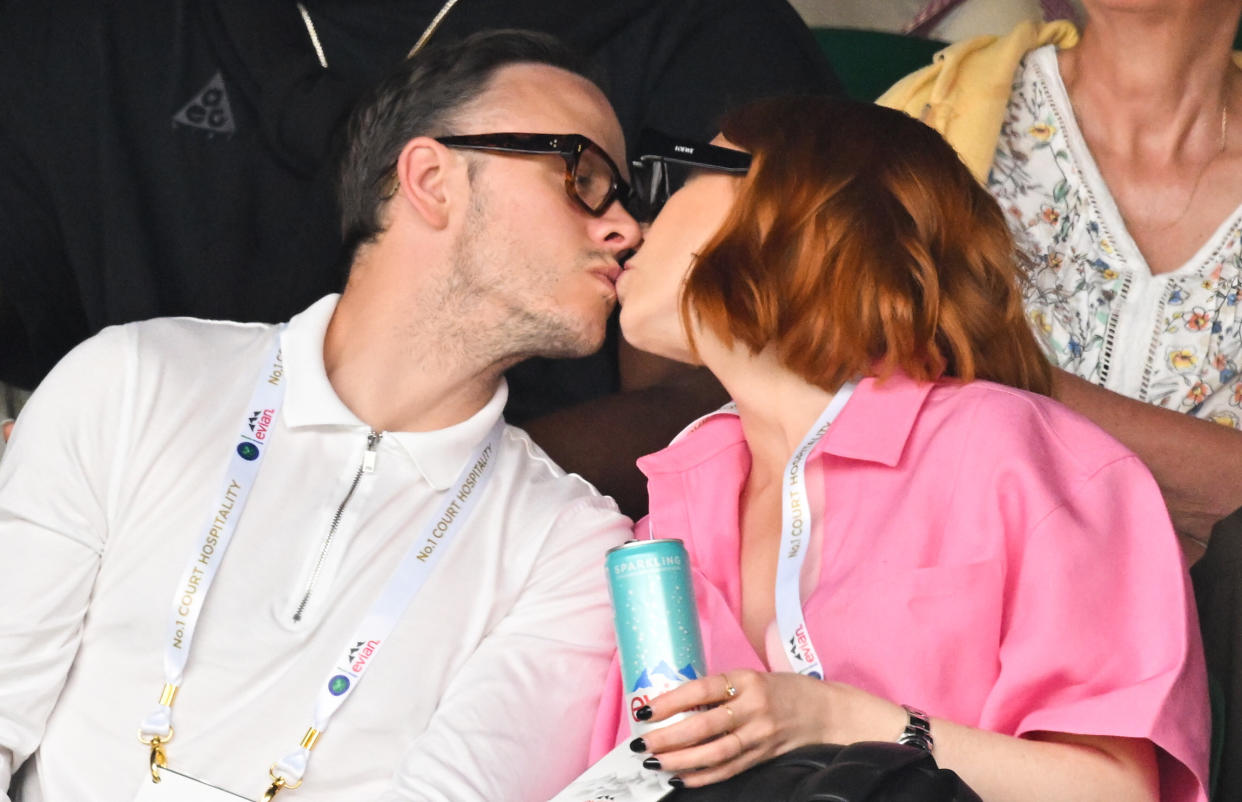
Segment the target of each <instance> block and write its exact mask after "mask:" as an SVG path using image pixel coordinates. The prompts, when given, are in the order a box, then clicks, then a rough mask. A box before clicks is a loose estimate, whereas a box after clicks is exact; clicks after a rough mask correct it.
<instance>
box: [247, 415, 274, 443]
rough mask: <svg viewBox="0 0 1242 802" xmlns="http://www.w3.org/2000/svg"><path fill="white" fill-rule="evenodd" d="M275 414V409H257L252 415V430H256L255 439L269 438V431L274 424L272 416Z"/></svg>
mask: <svg viewBox="0 0 1242 802" xmlns="http://www.w3.org/2000/svg"><path fill="white" fill-rule="evenodd" d="M275 414H276V410H274V409H256V410H255V411H254V414H253V415H251V416H250V431H252V432H254V439H255V440H266V439H267V431H268V429H270V428H271V426H272V416H273V415H275Z"/></svg>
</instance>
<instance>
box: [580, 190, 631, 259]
mask: <svg viewBox="0 0 1242 802" xmlns="http://www.w3.org/2000/svg"><path fill="white" fill-rule="evenodd" d="M591 222H592V228H593V229H594V230H593V232H592V233H593V236H594V237H596V238H597V239H598V241H599V242H600V243H601V244H603V245H604V246H605V247H607V248H608V250H609V251H610V252H612V253H614V254H619V253H621V252H622V251H628V250H632V249H634V248H636V247H637V246H638V243H640V242H642V239H643V232H642V227H641V226H639V224H638V221H636V220H635V219H634V218H633V216H632V215H631V214H630V213H629V212H628V211H627V210H626V208H625V205H624V204H622V203H621V202H620V201H615V200H614V201H613V202H612V203H611V204H610V205H609V207H608V210H607V211H606V212H604V213H603V214H602V215H601V216H599V217H597V218H595V219H594V220H592V221H591Z"/></svg>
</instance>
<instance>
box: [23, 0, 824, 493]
mask: <svg viewBox="0 0 1242 802" xmlns="http://www.w3.org/2000/svg"><path fill="white" fill-rule="evenodd" d="M443 6H444V2H443V0H306V1H305V3H304V4H302V5H301V6H300V7H299V5H298V4H296V3H292V2H285V1H284V0H280V1H277V0H159V2H156V1H155V0H130V2H126V3H119V2H110V1H108V2H98V0H8V2H7V3H4V4H3V5H2V6H0V41H2V42H4V45H3V46H2V47H0V381H4V382H8V383H10V384H15V385H17V386H19V387H25V388H31V387H33V386H34V385H35V384H36V383H37V382H38V381H39V380H40V379H41V378H42V376H43V375H44V374H45V373H46V372H47V371H48V370H49V369H50V368H51V366H52V365H54V364H55V363H56V361H57V360H58V359H59V358H60V357H61V356H62V355H64V354H65V353H66V352H67V351H68V350H69V349H70V348H72V347H73V346H74V345H76V344H77V343H78V342H80V341H81V340H83V339H85V338H86V337H88V336H90V335H91V334H93V333H95V332H97V331H98V330H100V329H101V328H103V327H105V326H108V325H112V324H116V323H124V322H128V321H133V320H141V319H146V318H150V317H156V316H167V315H191V316H196V317H206V318H223V319H234V320H258V321H275V320H282V319H285V318H287V317H289V316H290V315H291V314H293V313H294V312H296V311H297V310H299V309H302V308H303V307H305V306H307V305H308V304H309V303H310V302H311V301H313V300H314V299H316V298H318V297H320V296H322V295H324V294H326V293H329V292H334V291H338V290H339V289H340V288H341V287H342V285H343V278H344V275H343V265H344V264H346V261H347V260H346V258H345V255H344V254H342V252H341V250H342V249H341V246H340V236H339V233H338V223H337V220H338V214H337V210H336V205H335V202H334V200H333V197H334V191H333V189H334V188H333V184H334V177H335V164H334V161H333V159H332V153H333V145H334V141H335V138H336V135H337V132H338V130H339V129H340V126H341V123H342V122H343V119H344V116H345V114H346V113H347V112H348V110H349V109H350V108H351V107H352V105H353V103H354V101H355V100H356V99H357V97H358V96H359V95H360V94H361V93H362V92H363V91H364V89H365V88H366V87H368V86H370V85H372V84H374V83H375V82H376V81H378V79H379V78H380V77H381V76H382V75H383V74H384V73H385V72H387V70H388V69H390V68H391V67H392V66H393V65H395V64H397V63H399V62H400V61H401V59H403V58H404V57H405V55H406V53H407V52H408V51H409V50H410V47H411V46H412V44H413V43H414V42H415V41H416V40H417V39H418V38H419V35H420V34H421V33H422V32H423V31H424V29H425V28H426V27H427V25H428V23H429V22H430V21H431V19H432V18H433V17H434V16H435V15H436V14H437V12H438V11H440V10H441V9H442V8H443ZM303 11H304V12H305V13H303ZM502 27H519V28H529V29H534V30H541V31H546V32H549V33H552V34H554V35H556V36H558V37H560V38H562V39H563V40H565V41H566V42H568V43H569V44H570V45H572V46H573V47H575V48H577V49H578V50H580V51H581V52H583V53H585V54H586V55H588V56H591V57H592V58H593V59H594V60H595V61H596V62H598V64H599V66H600V67H601V69H602V72H603V74H604V78H605V80H606V83H607V90H608V95H609V99H610V101H611V102H612V104H613V106H614V107H615V108H616V110H617V114H618V116H619V118H620V120H621V124H622V126H623V128H624V131H625V134H626V139H627V142H628V143H629V146H630V147H631V148H633V147H634V144H635V143H636V141H637V136H638V132H639V131H640V130H641V129H642V128H643V127H644V126H652V127H658V128H661V129H663V130H666V131H668V132H670V133H674V134H679V135H683V136H688V137H698V138H705V137H710V136H711V135H712V134H713V133H714V132H715V129H716V121H717V119H718V118H719V117H720V115H721V114H722V113H723V112H725V111H726V110H727V109H729V108H731V107H733V106H735V105H737V104H739V103H742V102H745V101H747V100H750V99H752V98H755V97H759V96H763V95H768V94H777V93H786V92H795V91H800V92H807V91H810V92H815V91H834V90H835V88H836V82H835V79H834V78H833V77H832V75H831V70H830V68H829V67H828V65H827V62H826V61H825V59H824V58H823V55H822V54H821V53H820V51H819V50H818V48H817V47H816V45H815V42H814V40H813V39H812V37H811V36H810V34H809V32H808V31H807V30H806V27H805V26H804V25H803V23H802V22H801V20H800V18H799V17H798V16H797V14H796V13H795V12H794V11H793V10H792V9H791V8H790V7H789V6H788V5H787V4H786V3H785V2H784V0H678V1H677V2H667V0H615V2H609V3H582V2H572V1H571V0H460V2H458V3H457V4H456V5H455V6H454V7H453V8H451V10H450V11H449V12H448V14H447V15H446V16H445V17H444V20H443V24H442V25H441V26H440V28H439V29H438V30H437V32H436V33H435V34H434V38H435V39H436V40H439V39H442V38H460V37H463V36H465V35H467V34H469V33H472V32H474V31H476V30H480V29H484V28H502ZM315 40H317V42H318V47H316V43H315ZM321 54H322V58H321ZM325 64H326V67H325V66H324V65H325ZM619 340H620V338H619V337H618V336H617V334H616V331H615V326H614V327H613V329H612V331H611V332H610V336H609V341H608V343H607V344H606V345H605V347H604V349H603V351H601V352H600V353H599V354H597V355H595V356H593V357H587V358H585V359H579V360H569V361H556V362H553V361H547V360H538V361H532V362H529V363H524V364H523V365H520V366H519V367H518V368H516V369H514V370H513V371H511V372H510V374H509V382H510V389H511V401H510V405H509V408H508V410H507V416H508V418H509V419H510V420H511V421H513V422H515V423H518V424H519V425H523V426H525V427H527V428H528V429H529V430H530V431H531V433H532V434H533V435H534V436H535V438H536V439H537V440H538V441H539V442H540V444H541V445H543V446H544V447H545V448H546V449H547V450H548V452H549V453H550V454H551V455H552V456H553V457H554V458H555V459H557V460H558V461H559V462H561V463H562V464H563V465H564V466H565V467H566V468H568V469H569V470H575V471H578V472H580V473H583V474H584V475H586V476H587V477H588V478H590V479H592V480H593V481H594V482H596V484H597V485H599V486H600V487H601V488H602V489H603V490H604V491H605V492H608V493H611V494H613V495H615V496H617V497H618V500H619V501H620V502H621V503H622V506H623V507H624V508H626V509H627V510H628V511H629V512H631V513H634V512H638V511H641V509H642V504H643V501H642V500H643V498H644V493H643V482H642V478H641V475H640V474H639V473H638V471H637V470H636V469H635V468H634V467H633V461H634V458H636V457H637V456H638V455H640V454H643V453H646V452H648V451H651V450H654V449H655V448H658V447H660V446H662V445H664V444H665V443H666V442H667V441H668V439H669V438H670V437H671V436H672V435H673V434H675V433H676V432H677V431H678V430H679V429H680V428H681V426H683V425H684V424H685V423H687V422H688V421H689V420H690V419H691V418H693V417H694V416H696V415H697V414H699V413H701V412H705V411H707V410H708V409H709V408H711V407H712V406H714V405H715V404H716V403H718V402H719V400H721V399H720V396H719V392H720V391H719V390H718V389H716V388H715V387H714V385H713V383H712V382H710V381H709V380H707V379H706V378H705V377H703V376H700V375H698V374H696V373H694V372H690V373H687V372H686V371H684V370H681V369H678V368H674V367H672V366H670V365H668V364H666V363H663V362H662V361H659V360H657V359H655V358H654V357H648V356H646V355H642V354H639V353H638V352H635V351H633V349H627V348H626V347H625V346H624V344H622V343H620V342H619ZM584 404H585V405H584ZM0 417H2V416H0Z"/></svg>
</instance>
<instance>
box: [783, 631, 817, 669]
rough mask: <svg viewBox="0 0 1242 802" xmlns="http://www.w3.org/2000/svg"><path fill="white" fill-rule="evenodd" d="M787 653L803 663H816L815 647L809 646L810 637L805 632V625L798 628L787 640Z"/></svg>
mask: <svg viewBox="0 0 1242 802" xmlns="http://www.w3.org/2000/svg"><path fill="white" fill-rule="evenodd" d="M789 653H790V654H791V655H793V656H794V657H796V658H797V659H798V660H801V661H802V662H803V663H808V664H812V663H817V662H819V660H818V659H816V657H815V647H814V646H812V645H811V637H810V635H808V634H807V632H806V624H802V625H801V626H799V627H798V628H797V629H796V630H795V631H794V634H793V637H792V638H790V639H789Z"/></svg>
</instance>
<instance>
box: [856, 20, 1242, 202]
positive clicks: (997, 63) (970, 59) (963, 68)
mask: <svg viewBox="0 0 1242 802" xmlns="http://www.w3.org/2000/svg"><path fill="white" fill-rule="evenodd" d="M1049 43H1051V44H1055V45H1056V46H1057V49H1058V50H1067V49H1069V48H1071V47H1073V46H1074V45H1076V44H1078V31H1077V29H1075V28H1074V26H1073V24H1072V23H1070V22H1067V21H1065V20H1057V21H1055V22H1048V23H1039V22H1035V21H1033V20H1028V21H1026V22H1021V23H1019V24H1018V27H1016V28H1014V29H1013V30H1012V31H1010V32H1009V33H1007V34H1005V35H1004V36H976V37H975V38H973V39H966V40H963V41H961V42H956V43H954V44H951V45H949V46H948V47H946V48H945V49H944V50H941V51H940V52H939V53H937V54H936V56H935V60H934V61H933V62H932V63H931V64H930V65H928V66H926V67H924V68H923V69H921V70H917V71H915V72H912V73H910V74H909V75H907V76H906V77H905V78H902V79H901V80H900V81H898V82H897V83H895V84H893V85H892V86H891V87H889V89H888V91H886V92H885V93H884V94H883V95H881V96H880V98H879V100H877V101H876V103H879V104H880V105H881V106H888V107H889V108H893V109H901V110H902V111H904V112H905V113H906V114H909V115H910V116H911V117H916V118H918V119H920V120H922V121H923V122H925V123H927V124H928V125H930V126H931V127H932V128H935V129H936V130H937V131H939V132H940V134H941V135H942V136H943V137H944V138H945V139H947V140H948V141H949V144H950V145H952V146H953V147H954V148H956V149H957V152H958V154H959V155H961V157H962V161H963V162H965V163H966V166H967V167H968V168H970V172H971V173H973V174H974V176H975V178H977V179H978V180H979V181H980V182H983V181H986V180H987V177H988V170H990V169H991V168H992V156H993V154H994V153H995V152H996V142H997V140H998V139H999V138H1000V130H1001V124H1002V123H1003V122H1004V121H1005V109H1006V107H1007V106H1008V105H1009V95H1010V93H1011V92H1012V89H1013V76H1014V73H1015V72H1016V71H1017V69H1018V62H1019V61H1021V60H1022V57H1023V56H1025V55H1026V54H1027V53H1029V52H1031V51H1032V50H1034V49H1036V48H1038V47H1043V46H1044V45H1046V44H1049ZM1233 63H1234V64H1235V65H1237V66H1238V67H1240V68H1242V51H1235V52H1234V54H1233Z"/></svg>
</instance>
